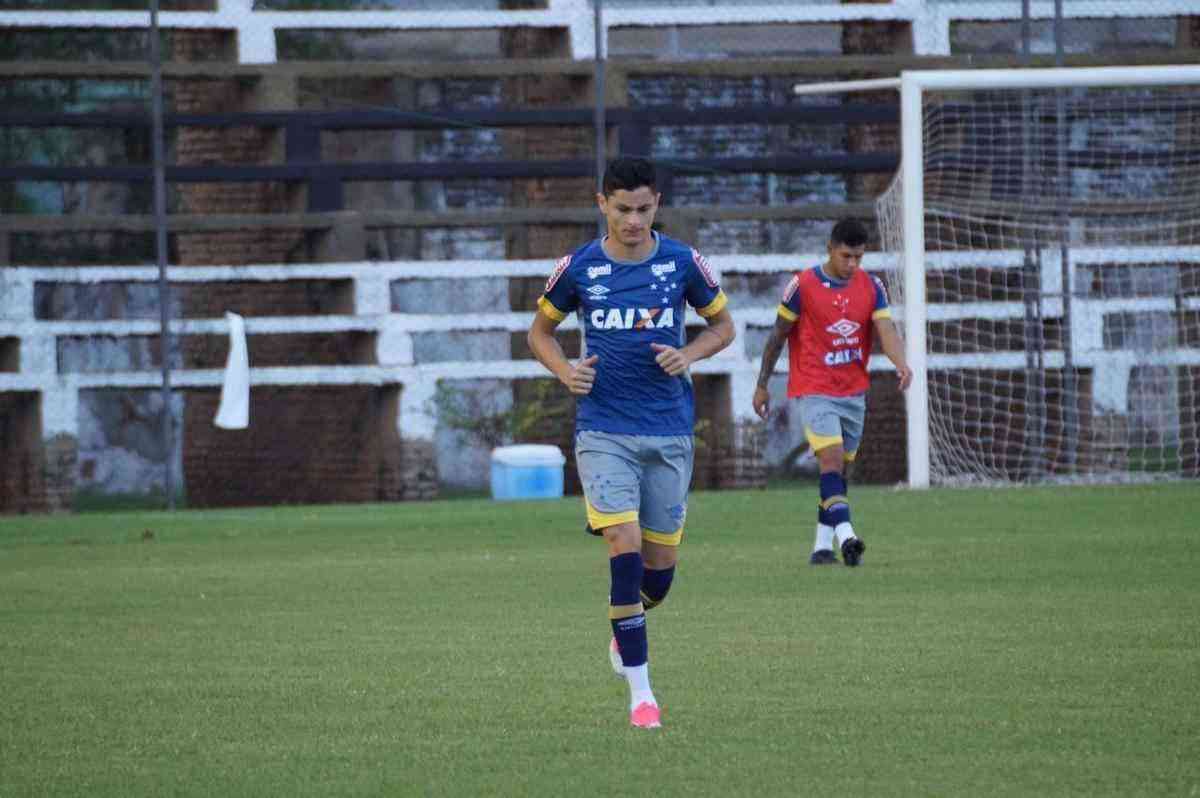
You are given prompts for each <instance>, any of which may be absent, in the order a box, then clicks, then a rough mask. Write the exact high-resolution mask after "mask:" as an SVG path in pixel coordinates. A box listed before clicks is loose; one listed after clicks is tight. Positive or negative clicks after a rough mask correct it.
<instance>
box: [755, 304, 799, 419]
mask: <svg viewBox="0 0 1200 798" xmlns="http://www.w3.org/2000/svg"><path fill="white" fill-rule="evenodd" d="M793 323H794V322H792V321H789V320H787V319H785V318H784V317H782V316H776V317H775V327H774V329H772V330H771V334H770V335H769V336H767V343H766V346H764V347H763V353H762V365H761V366H760V367H759V369H758V384H757V385H755V386H754V399H753V400H752V401H753V404H754V412H755V413H757V414H758V417H759V418H761V419H766V417H767V415H768V414H769V413H770V412H771V394H770V393H769V392H768V391H767V383H769V382H770V380H771V375H772V374H774V373H775V363H776V361H778V360H779V355H780V353H781V352H783V346H784V344H786V343H787V339H788V335H789V334H790V333H791V331H792V324H793Z"/></svg>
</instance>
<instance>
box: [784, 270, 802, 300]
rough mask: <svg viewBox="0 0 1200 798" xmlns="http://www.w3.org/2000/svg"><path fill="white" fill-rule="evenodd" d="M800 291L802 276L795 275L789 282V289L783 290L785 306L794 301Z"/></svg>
mask: <svg viewBox="0 0 1200 798" xmlns="http://www.w3.org/2000/svg"><path fill="white" fill-rule="evenodd" d="M799 289H800V275H798V274H793V275H792V279H791V280H790V281H789V282H788V284H787V287H786V288H784V289H783V304H785V305H786V304H787V303H788V302H791V301H792V297H794V296H795V295H796V291H798V290H799Z"/></svg>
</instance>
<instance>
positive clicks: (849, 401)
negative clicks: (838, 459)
mask: <svg viewBox="0 0 1200 798" xmlns="http://www.w3.org/2000/svg"><path fill="white" fill-rule="evenodd" d="M866 416H867V395H866V394H862V393H860V394H858V395H857V396H818V395H813V396H802V397H800V420H801V421H802V422H804V437H806V438H808V445H809V447H810V448H811V449H812V450H813V451H814V452H819V451H821V450H822V449H824V448H826V447H829V446H833V445H834V444H838V443H840V444H841V445H842V449H843V451H845V453H846V460H847V461H851V460H853V459H854V455H855V454H856V453H857V452H858V445H859V444H860V443H861V442H862V434H863V420H864V419H865V418H866Z"/></svg>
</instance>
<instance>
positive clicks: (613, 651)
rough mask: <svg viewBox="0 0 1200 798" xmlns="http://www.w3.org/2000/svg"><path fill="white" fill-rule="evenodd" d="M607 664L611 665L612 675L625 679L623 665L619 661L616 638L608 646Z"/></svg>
mask: <svg viewBox="0 0 1200 798" xmlns="http://www.w3.org/2000/svg"><path fill="white" fill-rule="evenodd" d="M608 663H609V664H610V665H612V669H613V673H615V674H617V675H618V676H620V677H621V678H622V679H624V678H625V663H624V662H622V661H621V649H619V648H617V638H615V637H614V638H613V639H612V640H611V641H610V642H609V644H608Z"/></svg>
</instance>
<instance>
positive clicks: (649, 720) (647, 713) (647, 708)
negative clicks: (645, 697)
mask: <svg viewBox="0 0 1200 798" xmlns="http://www.w3.org/2000/svg"><path fill="white" fill-rule="evenodd" d="M629 722H630V723H632V724H633V725H634V726H636V727H637V728H639V729H661V728H662V712H661V711H660V710H659V708H658V704H651V703H650V702H649V701H643V702H642V703H640V704H638V705H637V706H636V707H634V709H633V711H632V712H630V713H629Z"/></svg>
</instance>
